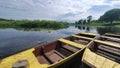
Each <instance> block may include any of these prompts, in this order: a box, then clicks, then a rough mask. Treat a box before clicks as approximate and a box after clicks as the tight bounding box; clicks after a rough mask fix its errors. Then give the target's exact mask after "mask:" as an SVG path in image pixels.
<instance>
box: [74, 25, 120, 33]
mask: <svg viewBox="0 0 120 68" xmlns="http://www.w3.org/2000/svg"><path fill="white" fill-rule="evenodd" d="M75 27H76V28H78V29H79V30H83V31H85V32H93V31H92V30H96V32H97V33H98V34H100V35H102V34H104V33H120V27H93V26H92V27H88V26H75Z"/></svg>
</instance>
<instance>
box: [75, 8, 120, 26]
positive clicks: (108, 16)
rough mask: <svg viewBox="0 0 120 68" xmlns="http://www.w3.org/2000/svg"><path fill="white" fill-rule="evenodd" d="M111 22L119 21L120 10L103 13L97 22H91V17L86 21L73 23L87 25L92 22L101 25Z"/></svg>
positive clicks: (81, 20)
mask: <svg viewBox="0 0 120 68" xmlns="http://www.w3.org/2000/svg"><path fill="white" fill-rule="evenodd" d="M113 21H120V9H111V10H108V11H107V12H105V13H104V14H103V15H102V16H100V18H99V19H98V20H92V16H91V15H90V16H88V17H87V18H86V19H80V20H78V21H76V22H75V24H89V23H92V22H97V23H103V22H109V23H110V24H112V23H113Z"/></svg>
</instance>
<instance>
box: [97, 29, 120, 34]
mask: <svg viewBox="0 0 120 68" xmlns="http://www.w3.org/2000/svg"><path fill="white" fill-rule="evenodd" d="M97 32H98V33H99V34H101V35H102V34H104V33H115V34H117V33H120V27H97Z"/></svg>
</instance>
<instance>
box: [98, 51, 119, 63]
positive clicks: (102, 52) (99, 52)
mask: <svg viewBox="0 0 120 68" xmlns="http://www.w3.org/2000/svg"><path fill="white" fill-rule="evenodd" d="M96 53H97V54H99V55H101V56H104V57H106V58H108V59H111V60H113V61H116V62H118V63H120V57H119V56H115V55H113V54H110V53H108V52H106V51H104V50H100V49H98V50H97V52H96Z"/></svg>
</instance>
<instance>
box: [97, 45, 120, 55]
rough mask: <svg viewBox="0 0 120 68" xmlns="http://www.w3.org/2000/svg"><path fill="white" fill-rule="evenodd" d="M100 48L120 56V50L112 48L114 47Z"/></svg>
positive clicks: (101, 46)
mask: <svg viewBox="0 0 120 68" xmlns="http://www.w3.org/2000/svg"><path fill="white" fill-rule="evenodd" d="M98 48H99V49H102V50H104V51H107V52H110V53H113V54H116V55H119V56H120V50H119V49H116V48H112V47H109V46H105V45H99V46H98Z"/></svg>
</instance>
